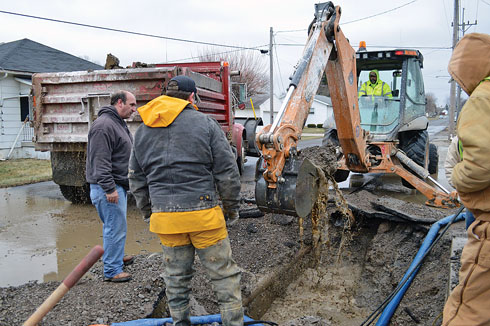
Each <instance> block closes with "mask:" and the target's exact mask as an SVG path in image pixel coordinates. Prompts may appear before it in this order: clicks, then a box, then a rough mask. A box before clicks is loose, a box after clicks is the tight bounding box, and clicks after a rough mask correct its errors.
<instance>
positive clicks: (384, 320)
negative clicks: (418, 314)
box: [376, 213, 465, 326]
mask: <svg viewBox="0 0 490 326" xmlns="http://www.w3.org/2000/svg"><path fill="white" fill-rule="evenodd" d="M464 218H465V213H462V214H459V215H458V216H457V217H456V218H455V219H454V215H449V216H446V217H445V218H443V219H441V220H439V221H437V222H436V223H434V224H432V226H431V228H430V230H429V232H428V233H427V236H426V237H425V240H424V242H423V243H422V246H420V249H419V251H418V252H417V255H416V256H415V258H414V259H413V261H412V263H411V264H410V267H409V268H408V270H407V272H406V273H405V275H404V276H403V278H402V280H401V281H400V283H399V284H402V283H403V282H405V280H406V279H407V277H408V280H407V281H406V283H405V284H404V285H403V286H402V287H401V288H400V289H399V290H398V292H397V293H396V294H395V296H394V297H393V298H392V299H391V301H390V302H389V303H388V304H387V305H386V307H385V309H384V310H383V313H382V314H381V316H380V317H379V319H378V322H377V323H376V326H378V325H379V326H385V325H389V323H390V319H391V317H392V316H393V314H394V313H395V310H396V308H397V307H398V305H399V304H400V301H401V300H402V298H403V296H404V295H405V292H406V291H407V289H408V288H409V287H410V284H411V283H412V280H413V279H414V278H415V276H416V275H417V272H418V270H419V269H420V266H421V265H419V263H420V262H421V261H422V259H423V258H424V255H425V254H426V253H427V251H428V248H429V247H430V246H431V244H432V242H434V239H435V238H436V237H437V234H438V233H439V230H440V229H441V227H442V226H445V225H446V224H448V223H450V222H451V221H452V220H453V219H454V221H452V222H457V221H462V220H463V219H464Z"/></svg>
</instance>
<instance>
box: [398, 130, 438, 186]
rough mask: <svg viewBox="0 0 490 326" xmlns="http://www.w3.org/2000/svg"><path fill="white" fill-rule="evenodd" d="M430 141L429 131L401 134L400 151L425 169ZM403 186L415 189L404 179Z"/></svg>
mask: <svg viewBox="0 0 490 326" xmlns="http://www.w3.org/2000/svg"><path fill="white" fill-rule="evenodd" d="M428 141H429V134H428V133H427V130H413V131H406V132H403V133H400V149H401V150H402V151H403V152H405V154H406V155H407V156H408V157H409V158H410V159H412V161H414V162H415V163H417V164H418V165H420V166H422V167H425V160H426V153H427V152H429V151H428V150H427V149H428V148H427V147H428ZM436 152H437V149H436ZM402 165H403V164H402ZM403 167H404V168H405V169H407V170H408V171H410V172H411V173H414V172H413V171H412V170H410V169H409V168H408V167H407V166H405V165H403ZM402 184H403V185H404V186H405V187H407V188H410V189H414V188H415V187H414V186H412V185H411V184H410V183H409V182H408V181H406V180H405V179H402Z"/></svg>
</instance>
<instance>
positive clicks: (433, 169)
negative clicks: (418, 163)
mask: <svg viewBox="0 0 490 326" xmlns="http://www.w3.org/2000/svg"><path fill="white" fill-rule="evenodd" d="M438 171H439V153H438V152H437V146H436V145H434V144H429V173H430V174H432V175H437V172H438Z"/></svg>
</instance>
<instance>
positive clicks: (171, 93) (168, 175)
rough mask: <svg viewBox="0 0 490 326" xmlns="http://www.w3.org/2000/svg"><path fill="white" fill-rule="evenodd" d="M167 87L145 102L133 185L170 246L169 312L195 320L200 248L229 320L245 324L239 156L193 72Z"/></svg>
mask: <svg viewBox="0 0 490 326" xmlns="http://www.w3.org/2000/svg"><path fill="white" fill-rule="evenodd" d="M166 94H167V95H163V96H160V97H158V98H156V99H154V100H152V101H151V102H149V103H147V104H146V105H144V106H142V107H140V108H139V109H138V112H139V114H140V115H141V118H142V120H143V124H141V125H140V126H139V127H138V130H137V131H136V133H135V135H134V144H133V150H132V152H131V157H130V161H129V186H130V189H131V192H132V193H133V195H134V197H135V199H136V204H137V206H138V207H139V208H140V209H141V210H142V212H143V215H144V216H145V217H150V231H151V232H154V233H156V234H158V236H159V237H160V241H161V243H162V245H163V246H162V247H163V257H164V266H165V272H164V280H165V284H166V295H167V299H168V305H169V308H170V314H171V316H172V318H173V321H174V325H178V326H187V325H190V311H189V309H190V307H189V294H190V291H191V287H190V282H191V279H192V276H193V274H194V269H193V263H194V255H195V253H197V255H198V256H199V259H200V261H201V263H202V264H203V266H204V267H205V269H206V271H207V273H208V276H209V277H210V278H211V281H212V283H213V289H214V291H215V293H216V295H217V298H218V304H219V306H220V312H221V319H222V322H223V325H227V326H241V325H243V308H242V299H241V291H240V269H239V268H238V266H237V264H236V263H235V261H234V260H233V259H232V256H231V247H230V240H229V238H228V233H227V229H226V227H227V224H228V226H231V224H233V223H235V222H236V221H237V219H238V206H239V195H240V175H239V173H238V167H237V165H236V162H235V157H234V154H233V152H232V150H231V147H230V145H229V144H228V141H227V139H226V136H225V134H224V132H223V130H222V129H221V127H220V125H219V124H218V123H217V121H216V120H214V119H213V118H211V117H210V116H209V115H205V114H203V113H201V112H199V111H198V110H197V107H196V106H195V105H194V96H195V94H197V89H196V86H195V83H194V81H193V80H192V79H190V78H189V77H186V76H176V77H173V78H172V79H171V80H170V81H169V82H168V85H167V93H166ZM218 199H221V202H222V205H223V210H222V209H221V207H220V206H219V202H218ZM225 216H226V218H227V219H226V222H225Z"/></svg>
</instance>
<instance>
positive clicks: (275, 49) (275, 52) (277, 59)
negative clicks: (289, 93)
mask: <svg viewBox="0 0 490 326" xmlns="http://www.w3.org/2000/svg"><path fill="white" fill-rule="evenodd" d="M273 40H275V38H273ZM273 46H274V53H273V54H275V56H276V64H277V70H278V71H279V76H281V75H282V73H281V66H280V65H279V56H278V55H277V47H276V44H275V43H274V44H273ZM279 81H280V82H281V87H282V89H283V90H285V89H286V88H285V87H284V83H283V82H282V78H279Z"/></svg>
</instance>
